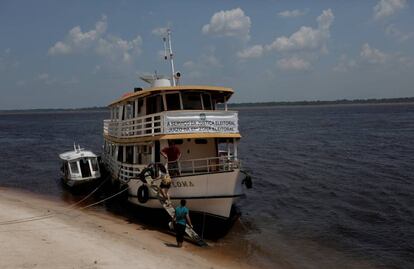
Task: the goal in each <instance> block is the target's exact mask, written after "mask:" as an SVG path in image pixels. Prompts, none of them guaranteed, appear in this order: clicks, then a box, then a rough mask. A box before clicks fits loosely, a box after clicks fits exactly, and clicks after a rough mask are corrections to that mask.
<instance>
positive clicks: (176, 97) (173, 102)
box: [165, 93, 181, 110]
mask: <svg viewBox="0 0 414 269" xmlns="http://www.w3.org/2000/svg"><path fill="white" fill-rule="evenodd" d="M165 98H166V99H167V110H180V109H181V105H180V94H179V93H170V94H166V95H165Z"/></svg>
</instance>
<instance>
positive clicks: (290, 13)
mask: <svg viewBox="0 0 414 269" xmlns="http://www.w3.org/2000/svg"><path fill="white" fill-rule="evenodd" d="M305 14H306V11H305V10H303V11H302V10H299V9H294V10H285V11H281V12H279V13H277V15H278V16H279V17H282V18H296V17H300V16H303V15H305Z"/></svg>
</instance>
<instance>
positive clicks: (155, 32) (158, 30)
mask: <svg viewBox="0 0 414 269" xmlns="http://www.w3.org/2000/svg"><path fill="white" fill-rule="evenodd" d="M167 30H168V28H167V27H158V28H155V29H153V30H152V34H153V35H156V36H161V37H162V36H165V35H166V34H167Z"/></svg>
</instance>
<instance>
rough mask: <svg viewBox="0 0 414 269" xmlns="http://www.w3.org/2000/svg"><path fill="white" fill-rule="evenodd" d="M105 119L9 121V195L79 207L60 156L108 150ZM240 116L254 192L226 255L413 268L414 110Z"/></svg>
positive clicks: (0, 129)
mask: <svg viewBox="0 0 414 269" xmlns="http://www.w3.org/2000/svg"><path fill="white" fill-rule="evenodd" d="M107 117H108V115H107V113H106V112H72V113H44V114H15V115H0V186H3V187H15V188H20V189H26V190H30V191H32V192H34V193H40V194H47V195H50V196H52V197H55V198H57V199H65V200H68V199H69V200H70V199H71V198H73V196H72V195H71V194H69V193H68V192H67V190H65V189H63V188H62V186H61V184H60V181H59V176H58V171H59V161H58V156H57V155H58V154H59V153H61V152H63V151H65V150H70V149H71V145H72V144H73V142H74V141H76V142H77V143H79V144H80V145H81V146H85V147H87V148H88V149H91V150H93V151H95V152H100V151H101V148H102V143H103V139H102V121H103V119H104V118H107ZM239 118H240V122H239V124H240V131H241V133H242V135H243V138H242V142H241V144H240V149H239V153H240V156H241V157H242V160H243V166H244V169H246V170H248V171H249V172H250V173H251V174H252V176H253V180H254V188H253V189H252V190H249V191H248V195H247V197H246V198H245V199H243V200H241V201H240V202H239V203H238V206H239V208H240V210H241V211H242V216H241V218H240V220H239V221H237V222H236V223H235V224H234V226H233V228H232V229H231V231H230V232H229V233H228V234H227V235H226V236H224V237H223V238H221V239H220V240H218V241H217V242H216V243H215V246H216V247H217V248H221V249H223V251H227V252H230V253H232V254H233V255H234V256H235V257H237V259H241V260H246V261H247V262H249V263H251V264H254V265H257V266H259V267H268V268H274V267H276V266H281V267H283V268H414V105H358V106H357V105H354V106H305V107H268V108H246V109H240V114H239ZM68 197H69V198H68ZM75 198H76V197H75ZM75 198H74V199H75ZM75 200H76V199H75Z"/></svg>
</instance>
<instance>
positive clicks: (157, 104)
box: [147, 95, 164, 115]
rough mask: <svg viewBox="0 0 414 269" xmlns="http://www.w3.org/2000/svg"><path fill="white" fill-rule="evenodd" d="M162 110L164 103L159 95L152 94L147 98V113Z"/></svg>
mask: <svg viewBox="0 0 414 269" xmlns="http://www.w3.org/2000/svg"><path fill="white" fill-rule="evenodd" d="M162 111H164V103H163V101H162V96H161V95H154V96H150V97H148V98H147V115H149V114H154V113H159V112H162Z"/></svg>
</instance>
